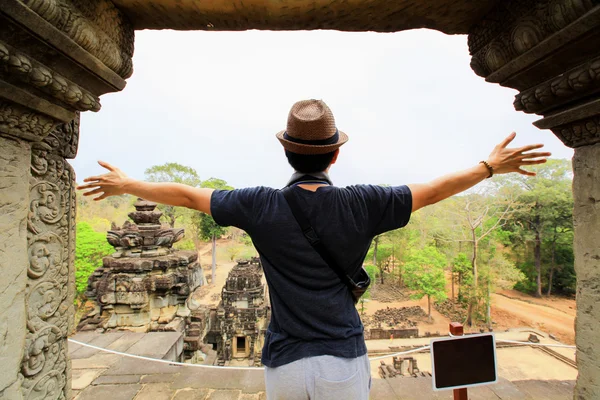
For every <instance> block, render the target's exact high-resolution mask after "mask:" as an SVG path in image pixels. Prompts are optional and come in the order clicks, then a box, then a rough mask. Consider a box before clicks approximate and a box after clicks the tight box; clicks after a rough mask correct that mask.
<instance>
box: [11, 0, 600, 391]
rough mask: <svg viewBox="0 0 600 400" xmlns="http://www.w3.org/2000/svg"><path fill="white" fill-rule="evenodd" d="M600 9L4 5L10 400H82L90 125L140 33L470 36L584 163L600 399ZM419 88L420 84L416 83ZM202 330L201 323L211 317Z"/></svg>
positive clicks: (495, 0)
mask: <svg viewBox="0 0 600 400" xmlns="http://www.w3.org/2000/svg"><path fill="white" fill-rule="evenodd" d="M599 26H600V1H599V0H481V1H466V0H458V1H455V0H431V1H427V2H423V1H417V0H398V1H394V2H390V1H387V0H373V1H361V0H356V1H349V0H341V1H335V2H334V1H330V0H298V1H293V2H291V1H290V2H288V1H284V0H282V1H270V2H264V1H261V0H244V1H242V0H233V1H225V0H215V1H210V2H208V1H206V2H198V1H192V0H181V1H175V0H145V1H141V0H113V1H111V0H86V1H83V0H3V1H1V2H0V182H1V185H0V210H1V211H2V212H0V232H2V240H0V265H1V267H2V272H3V277H2V279H1V280H0V302H1V304H3V305H4V307H3V308H2V310H0V398H7V399H21V398H48V399H56V398H70V381H69V380H70V372H69V368H70V367H69V361H68V360H67V358H66V353H65V338H66V335H67V334H68V332H69V331H70V329H71V324H72V323H71V322H70V321H71V320H72V318H71V317H72V313H73V310H72V297H73V293H74V287H73V245H74V242H73V217H74V203H73V182H74V176H73V173H72V170H71V169H70V167H69V165H68V163H67V162H66V161H65V160H66V159H68V158H73V157H75V154H76V152H77V139H78V135H79V126H78V125H79V124H78V114H77V113H78V112H81V111H97V110H98V109H99V108H100V101H99V97H100V96H101V95H102V94H104V93H108V92H115V91H119V90H122V89H123V88H124V87H125V81H124V79H126V78H127V77H129V76H130V75H131V73H132V63H131V57H132V54H133V41H134V28H135V29H144V28H156V29H169V28H171V29H205V30H243V29H273V30H277V29H340V30H348V31H363V30H375V31H399V30H403V29H411V28H417V27H427V28H432V29H437V30H440V31H443V32H446V33H449V34H456V33H463V34H464V33H468V34H469V48H470V51H471V53H472V55H473V61H472V67H473V70H474V71H475V72H476V73H477V74H479V75H481V76H484V77H485V78H486V80H487V81H489V82H495V83H500V84H501V85H505V86H509V87H513V88H516V89H517V90H519V91H520V93H519V95H518V96H517V98H516V100H515V106H516V108H517V110H521V111H524V112H528V113H537V114H540V115H542V116H543V119H541V120H540V121H538V122H537V123H536V126H538V127H539V128H542V129H551V130H552V131H553V132H554V133H555V134H556V135H557V136H558V137H559V138H561V140H563V142H564V143H565V144H566V145H567V146H571V147H574V148H575V158H574V172H575V181H574V186H573V190H574V194H575V211H574V218H575V264H576V270H577V274H578V297H577V300H578V307H577V309H578V311H577V312H578V316H577V327H576V329H577V347H578V356H577V357H578V367H579V371H580V376H579V379H578V383H577V388H576V397H577V398H580V399H592V398H600V351H599V350H598V345H597V341H596V340H595V338H596V335H594V332H598V330H599V329H600V302H599V300H600V289H599V285H598V282H599V281H600V254H599V251H600V250H599V249H600V245H599V243H598V240H599V239H598V238H599V237H600V235H599V234H598V232H599V230H600V221H599V219H598V207H599V206H598V204H600V202H598V198H599V196H600V193H598V191H599V190H598V184H597V182H600V167H599V166H598V161H597V160H598V159H599V157H598V156H599V155H600V147H599V146H600V119H599V118H600V117H599V116H600V95H599V94H600V79H599V72H598V60H599V58H598V57H600V51H599V49H598V45H597V43H598V39H599V36H600V30H599ZM417 78H418V77H417ZM198 318H199V317H198Z"/></svg>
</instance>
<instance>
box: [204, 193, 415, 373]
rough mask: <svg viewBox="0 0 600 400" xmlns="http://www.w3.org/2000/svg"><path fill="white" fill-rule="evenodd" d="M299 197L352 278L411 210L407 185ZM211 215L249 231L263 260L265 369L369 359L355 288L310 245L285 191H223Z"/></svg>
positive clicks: (214, 199) (217, 195)
mask: <svg viewBox="0 0 600 400" xmlns="http://www.w3.org/2000/svg"><path fill="white" fill-rule="evenodd" d="M292 193H293V195H295V196H297V198H298V202H299V204H300V205H301V207H302V209H303V211H304V212H305V214H306V216H307V217H308V219H309V221H310V223H311V225H312V227H313V228H314V230H315V231H316V232H317V234H318V235H319V237H320V239H321V241H322V242H323V244H324V245H325V246H326V247H327V249H328V250H329V252H330V253H331V254H332V256H333V257H334V258H335V260H336V261H337V263H338V265H340V266H342V267H343V268H345V269H346V271H347V273H348V274H349V275H350V276H356V275H357V273H358V272H359V270H360V268H361V267H362V264H363V261H364V259H365V256H366V254H367V251H368V250H369V246H370V244H371V241H372V239H373V237H374V236H376V235H379V234H381V233H384V232H387V231H390V230H393V229H397V228H400V227H403V226H404V225H406V224H407V223H408V220H409V218H410V213H411V208H412V196H411V193H410V190H409V188H408V187H407V186H396V187H381V186H373V185H357V186H349V187H346V188H338V187H335V186H322V187H320V188H318V189H317V190H316V191H315V192H312V191H309V190H305V189H302V188H300V187H297V186H295V187H294V188H293V191H292ZM211 213H212V216H213V218H214V220H215V222H216V223H217V224H219V225H221V226H236V227H238V228H240V229H243V230H244V231H246V232H247V233H248V234H249V235H250V237H251V238H252V241H253V243H254V246H255V247H256V249H257V250H258V253H259V254H260V259H261V262H262V266H263V270H264V273H265V277H266V280H267V284H268V287H269V296H270V299H271V323H270V325H269V328H268V330H267V334H266V337H265V344H264V347H263V353H262V363H263V364H264V365H266V366H267V367H278V366H281V365H284V364H287V363H290V362H293V361H296V360H299V359H301V358H304V357H312V356H320V355H332V356H337V357H345V358H354V357H359V356H362V355H364V354H366V352H367V348H366V345H365V341H364V337H363V325H362V322H361V321H360V317H359V315H358V312H357V310H356V307H355V306H354V302H353V300H352V296H351V294H350V291H349V290H348V287H347V286H345V285H344V284H343V283H342V282H341V280H340V278H339V277H338V276H337V275H336V274H335V272H334V271H333V270H332V269H331V268H330V267H329V266H328V265H327V264H326V263H325V261H323V259H322V258H321V256H320V255H319V254H318V253H317V252H316V251H315V250H314V249H313V248H312V247H311V245H310V244H309V243H308V241H307V240H306V238H305V237H304V235H303V234H302V231H301V229H300V226H299V225H298V223H297V222H296V220H295V219H294V216H293V215H292V212H291V210H290V208H289V206H288V204H287V202H286V201H285V198H284V197H283V194H282V192H281V191H280V190H277V189H271V188H267V187H255V188H247V189H237V190H231V191H226V190H216V191H215V192H214V193H213V194H212V198H211Z"/></svg>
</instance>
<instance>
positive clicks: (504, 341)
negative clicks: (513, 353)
mask: <svg viewBox="0 0 600 400" xmlns="http://www.w3.org/2000/svg"><path fill="white" fill-rule="evenodd" d="M496 342H497V343H512V344H523V345H527V346H541V347H562V348H565V349H576V348H577V346H573V345H569V344H558V343H557V344H554V343H533V342H519V341H516V340H502V339H500V340H496Z"/></svg>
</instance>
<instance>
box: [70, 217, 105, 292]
mask: <svg viewBox="0 0 600 400" xmlns="http://www.w3.org/2000/svg"><path fill="white" fill-rule="evenodd" d="M76 240H77V247H76V249H75V286H76V289H77V295H79V296H80V295H82V294H83V292H85V289H86V287H87V282H88V278H89V276H90V275H91V274H93V273H94V271H95V270H96V269H97V268H99V267H101V266H102V257H106V256H108V255H110V254H112V253H113V252H114V249H113V247H112V246H111V245H110V244H108V242H107V241H106V233H102V232H96V231H94V230H93V229H92V227H91V226H90V224H88V223H87V222H79V223H78V224H77V227H76Z"/></svg>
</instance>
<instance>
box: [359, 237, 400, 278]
mask: <svg viewBox="0 0 600 400" xmlns="http://www.w3.org/2000/svg"><path fill="white" fill-rule="evenodd" d="M380 236H381V235H380ZM393 252H394V247H393V245H391V244H379V245H378V246H377V253H375V247H372V248H371V249H370V250H369V252H368V253H367V257H366V260H369V261H370V260H373V258H374V257H375V265H376V267H377V269H378V270H379V277H380V278H381V283H383V282H384V279H383V277H384V273H389V272H391V269H390V264H391V262H392V260H391V258H392V255H393ZM374 254H375V255H374Z"/></svg>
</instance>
